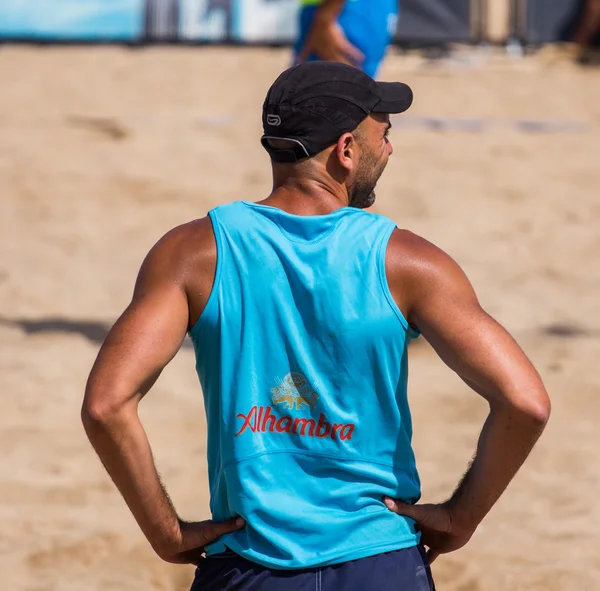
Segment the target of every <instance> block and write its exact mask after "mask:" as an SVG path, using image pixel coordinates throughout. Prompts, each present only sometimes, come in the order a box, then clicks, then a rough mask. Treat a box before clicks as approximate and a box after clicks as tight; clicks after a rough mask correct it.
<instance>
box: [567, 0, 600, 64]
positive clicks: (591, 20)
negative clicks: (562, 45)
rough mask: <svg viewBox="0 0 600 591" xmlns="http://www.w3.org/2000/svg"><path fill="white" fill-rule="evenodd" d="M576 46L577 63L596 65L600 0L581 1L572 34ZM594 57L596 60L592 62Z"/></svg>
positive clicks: (599, 42)
mask: <svg viewBox="0 0 600 591" xmlns="http://www.w3.org/2000/svg"><path fill="white" fill-rule="evenodd" d="M573 43H575V44H576V46H577V48H576V52H577V61H578V62H579V63H581V64H588V63H591V62H592V61H594V62H596V63H598V55H597V54H598V45H600V0H583V5H582V7H581V10H580V13H579V20H578V23H577V26H576V28H575V32H574V34H573ZM594 56H596V59H595V60H594Z"/></svg>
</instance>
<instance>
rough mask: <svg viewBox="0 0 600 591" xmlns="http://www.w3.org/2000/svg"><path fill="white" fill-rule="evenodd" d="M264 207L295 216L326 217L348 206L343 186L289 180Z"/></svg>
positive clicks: (276, 189) (274, 189)
mask: <svg viewBox="0 0 600 591" xmlns="http://www.w3.org/2000/svg"><path fill="white" fill-rule="evenodd" d="M260 203H261V204H263V205H270V206H272V207H278V208H280V209H283V210H284V211H286V212H288V213H291V214H294V215H325V214H328V213H331V212H332V211H335V210H336V209H339V208H340V207H346V206H347V205H348V194H347V191H346V188H345V187H344V186H343V185H338V184H337V183H330V182H327V181H325V182H323V181H320V180H317V179H306V178H304V179H288V180H286V181H285V182H283V183H282V184H280V185H278V186H275V187H274V188H273V191H272V192H271V194H270V195H269V196H268V197H267V198H266V199H265V200H263V201H261V202H260Z"/></svg>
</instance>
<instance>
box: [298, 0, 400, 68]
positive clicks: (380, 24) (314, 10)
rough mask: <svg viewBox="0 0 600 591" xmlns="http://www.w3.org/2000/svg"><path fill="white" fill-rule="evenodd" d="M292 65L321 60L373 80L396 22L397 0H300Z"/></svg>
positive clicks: (390, 40)
mask: <svg viewBox="0 0 600 591" xmlns="http://www.w3.org/2000/svg"><path fill="white" fill-rule="evenodd" d="M300 1H301V8H300V12H299V21H300V22H299V36H298V40H297V42H296V45H295V56H296V62H297V63H301V62H303V61H313V60H324V61H332V62H342V63H345V64H349V65H351V66H355V67H357V68H361V69H362V70H363V71H364V72H366V73H367V74H368V75H369V76H371V77H375V76H376V74H377V71H378V69H379V65H380V64H381V61H382V60H383V58H384V57H385V54H386V50H387V47H388V45H389V44H390V43H391V42H392V39H393V36H394V33H395V31H396V24H397V21H398V0H300Z"/></svg>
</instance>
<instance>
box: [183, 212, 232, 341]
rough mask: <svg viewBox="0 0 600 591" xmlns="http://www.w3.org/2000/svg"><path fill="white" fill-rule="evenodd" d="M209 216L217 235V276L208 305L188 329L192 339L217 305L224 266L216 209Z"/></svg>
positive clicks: (214, 232)
mask: <svg viewBox="0 0 600 591" xmlns="http://www.w3.org/2000/svg"><path fill="white" fill-rule="evenodd" d="M208 217H209V219H210V223H211V225H212V229H213V234H214V236H215V242H216V245H217V265H216V268H215V278H214V281H213V286H212V289H211V291H210V295H209V296H208V300H207V302H206V306H204V310H202V312H201V313H200V316H199V317H198V320H196V323H195V324H194V326H192V328H190V330H189V331H188V334H189V335H190V337H191V338H192V339H193V338H194V337H195V336H196V333H197V332H198V331H199V330H200V327H201V326H202V324H203V323H204V322H205V321H206V319H207V318H208V317H209V316H210V315H211V313H212V310H213V308H214V307H215V305H216V299H217V291H218V287H219V282H220V280H221V269H222V267H223V261H222V259H223V246H222V245H223V240H222V238H221V229H220V226H219V221H218V218H217V212H216V211H215V210H214V209H211V210H210V211H209V212H208Z"/></svg>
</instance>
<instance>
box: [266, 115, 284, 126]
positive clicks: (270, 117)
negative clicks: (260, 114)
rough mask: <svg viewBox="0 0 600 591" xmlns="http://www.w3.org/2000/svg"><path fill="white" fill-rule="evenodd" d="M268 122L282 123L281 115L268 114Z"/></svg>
mask: <svg viewBox="0 0 600 591" xmlns="http://www.w3.org/2000/svg"><path fill="white" fill-rule="evenodd" d="M267 123H268V124H269V125H273V126H277V125H281V117H280V116H279V115H267Z"/></svg>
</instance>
